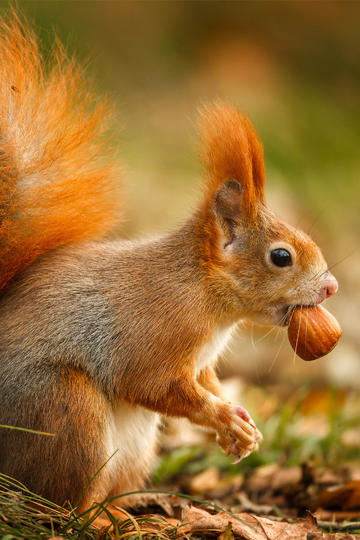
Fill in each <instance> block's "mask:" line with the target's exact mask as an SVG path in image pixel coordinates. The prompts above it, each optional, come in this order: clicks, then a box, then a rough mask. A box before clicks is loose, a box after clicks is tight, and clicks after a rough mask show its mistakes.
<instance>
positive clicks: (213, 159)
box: [199, 102, 265, 216]
mask: <svg viewBox="0 0 360 540" xmlns="http://www.w3.org/2000/svg"><path fill="white" fill-rule="evenodd" d="M199 131H200V136H201V142H202V151H201V158H202V161H203V164H204V167H205V170H206V173H207V177H208V181H207V185H206V188H207V191H208V196H209V198H211V199H213V198H214V196H215V194H216V193H217V192H218V190H219V189H220V187H221V185H222V184H224V183H225V182H227V181H228V180H229V179H233V180H236V181H237V182H238V183H239V184H240V185H241V187H242V189H243V197H242V199H243V204H244V210H245V211H246V212H247V213H248V214H250V215H252V216H254V215H256V212H257V203H258V202H259V201H260V202H264V199H265V197H264V183H265V168H264V159H263V149H262V145H261V143H260V141H259V139H258V138H257V136H256V133H255V130H254V128H253V126H252V124H251V122H250V120H248V118H247V117H246V116H245V115H243V114H240V113H239V111H237V110H236V109H235V108H234V107H232V106H231V105H228V104H225V103H222V102H216V103H215V104H214V105H211V106H206V107H204V108H203V109H202V110H201V111H200V115H199Z"/></svg>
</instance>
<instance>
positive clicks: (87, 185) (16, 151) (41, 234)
mask: <svg viewBox="0 0 360 540" xmlns="http://www.w3.org/2000/svg"><path fill="white" fill-rule="evenodd" d="M0 80H1V86H0V201H1V205H0V261H1V263H0V290H1V289H3V288H4V287H5V286H6V284H7V283H8V282H9V281H10V280H11V278H12V277H13V276H14V275H15V274H17V273H18V272H20V271H21V270H23V269H24V268H25V267H26V266H28V265H29V264H30V263H31V262H32V261H33V260H34V259H35V258H36V257H37V256H38V255H40V254H41V253H44V252H46V251H48V250H50V249H52V248H54V247H56V246H59V245H63V244H67V243H70V242H74V241H77V240H80V239H83V238H92V237H95V236H98V235H102V234H104V233H106V232H107V231H108V230H110V229H111V228H112V227H113V226H114V224H115V223H116V221H117V206H118V204H117V200H116V199H117V196H116V182H115V179H116V176H117V167H115V166H114V159H113V156H110V155H108V156H107V155H106V154H107V152H106V151H105V148H104V143H105V139H106V134H107V129H108V123H109V122H108V121H109V119H110V115H109V108H108V106H107V103H106V102H105V101H100V102H98V101H96V100H95V98H94V95H93V93H92V91H91V90H89V83H88V81H87V80H86V79H85V78H84V75H83V72H82V70H81V69H79V68H78V67H75V64H74V62H73V60H72V59H69V58H67V57H66V55H65V53H64V51H63V49H62V48H61V45H60V44H58V43H57V44H56V46H55V47H54V50H53V52H52V55H51V62H50V67H49V68H47V66H46V65H45V62H44V60H43V58H42V56H41V54H40V52H39V46H38V43H37V40H36V37H35V36H34V34H33V32H32V31H31V30H30V29H29V28H28V27H27V26H26V25H24V24H23V23H22V22H21V21H20V20H19V18H18V17H17V15H16V14H15V13H14V12H13V13H12V14H11V17H10V18H9V21H6V20H2V21H1V22H0ZM104 154H105V159H104ZM109 158H110V159H109Z"/></svg>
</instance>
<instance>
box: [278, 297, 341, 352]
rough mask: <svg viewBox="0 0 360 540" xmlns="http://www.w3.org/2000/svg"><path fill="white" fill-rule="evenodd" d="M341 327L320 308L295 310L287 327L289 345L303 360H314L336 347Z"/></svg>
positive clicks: (300, 307)
mask: <svg viewBox="0 0 360 540" xmlns="http://www.w3.org/2000/svg"><path fill="white" fill-rule="evenodd" d="M341 334H342V330H341V327H340V325H339V323H338V321H337V320H336V319H335V317H334V316H333V315H331V313H329V311H327V310H326V309H325V308H323V307H322V306H307V307H306V306H299V307H297V308H295V310H294V312H293V314H292V316H291V318H290V322H289V326H288V338H289V341H290V345H291V346H292V348H293V349H294V351H295V352H296V354H297V355H298V356H300V358H302V359H303V360H316V358H320V357H321V356H324V355H325V354H328V353H329V352H330V351H332V350H333V348H334V347H335V346H336V344H337V342H338V341H339V339H340V337H341Z"/></svg>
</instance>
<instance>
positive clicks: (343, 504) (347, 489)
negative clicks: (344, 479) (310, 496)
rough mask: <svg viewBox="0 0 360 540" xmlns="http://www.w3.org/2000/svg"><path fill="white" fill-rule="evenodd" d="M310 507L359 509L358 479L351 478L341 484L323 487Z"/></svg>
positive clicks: (359, 483) (359, 486)
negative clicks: (349, 480)
mask: <svg viewBox="0 0 360 540" xmlns="http://www.w3.org/2000/svg"><path fill="white" fill-rule="evenodd" d="M312 508H314V509H317V508H339V509H341V510H354V509H359V510H360V480H353V481H352V482H348V483H347V484H345V485H342V486H335V487H329V488H326V489H323V490H322V491H321V492H320V493H319V495H318V496H317V497H316V499H314V501H313V502H312Z"/></svg>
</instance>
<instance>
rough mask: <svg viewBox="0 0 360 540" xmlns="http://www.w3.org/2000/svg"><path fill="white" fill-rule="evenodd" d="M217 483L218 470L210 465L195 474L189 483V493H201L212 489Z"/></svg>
mask: <svg viewBox="0 0 360 540" xmlns="http://www.w3.org/2000/svg"><path fill="white" fill-rule="evenodd" d="M218 483H219V470H218V469H217V467H210V468H209V469H206V470H205V471H203V472H201V473H200V474H197V475H195V476H194V477H193V478H192V480H191V482H190V485H189V489H190V493H195V494H203V493H207V492H208V491H210V490H212V489H214V488H215V487H216V486H217V484H218Z"/></svg>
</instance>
